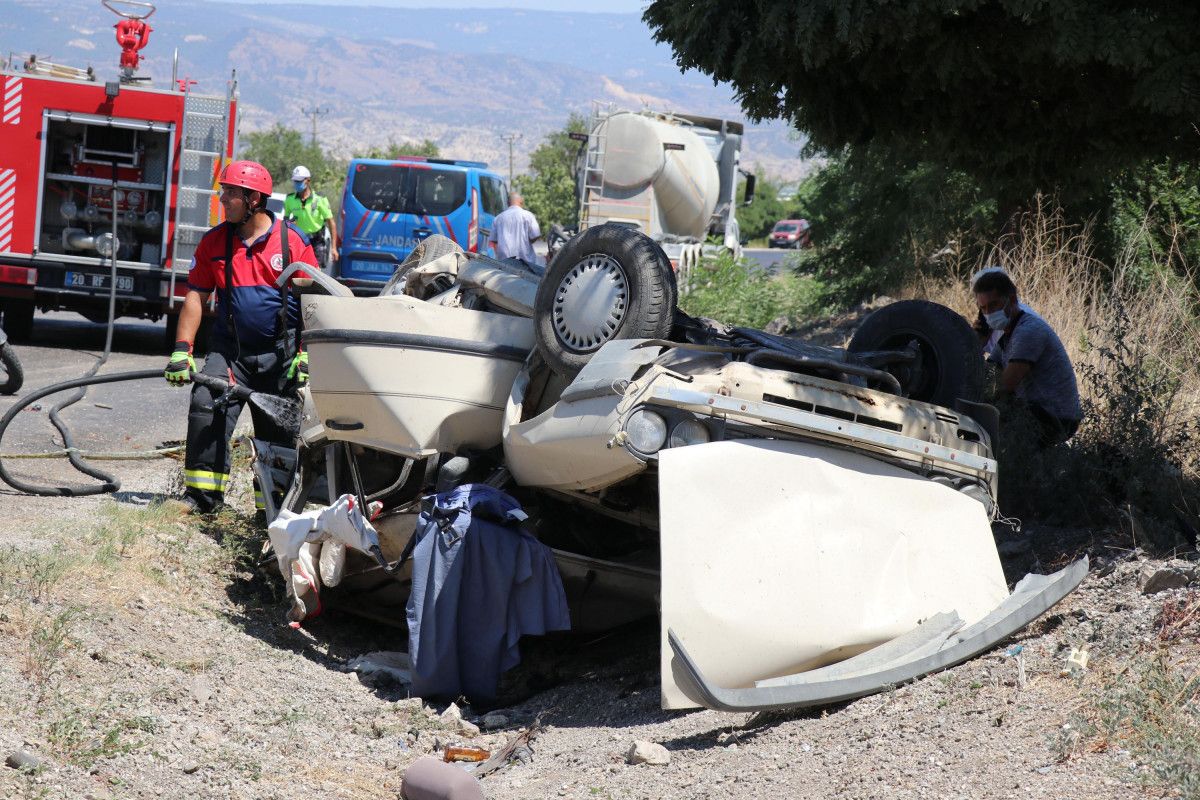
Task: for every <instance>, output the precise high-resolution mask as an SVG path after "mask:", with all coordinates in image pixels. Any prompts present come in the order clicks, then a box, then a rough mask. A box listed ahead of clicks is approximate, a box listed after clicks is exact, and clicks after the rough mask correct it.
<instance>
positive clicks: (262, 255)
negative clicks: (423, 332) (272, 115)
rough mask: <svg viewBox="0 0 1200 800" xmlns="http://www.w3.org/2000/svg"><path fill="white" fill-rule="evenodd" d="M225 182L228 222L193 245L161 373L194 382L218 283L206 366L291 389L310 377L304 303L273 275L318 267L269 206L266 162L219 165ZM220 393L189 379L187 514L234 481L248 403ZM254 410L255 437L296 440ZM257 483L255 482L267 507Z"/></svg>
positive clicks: (210, 504) (278, 390)
mask: <svg viewBox="0 0 1200 800" xmlns="http://www.w3.org/2000/svg"><path fill="white" fill-rule="evenodd" d="M220 184H221V205H222V207H223V208H224V211H225V222H223V223H221V224H220V225H217V226H216V227H215V228H212V229H211V230H209V231H208V232H207V233H205V234H204V236H203V238H201V240H200V243H199V244H198V245H197V246H196V254H195V256H194V257H193V258H192V265H191V270H190V272H189V273H188V293H187V297H186V298H185V299H184V301H183V309H182V311H181V312H180V314H179V326H178V332H177V334H176V338H177V339H178V341H177V342H176V343H175V352H174V353H172V354H171V360H170V362H169V363H168V364H167V368H166V374H165V377H166V379H167V381H168V382H169V383H171V384H173V385H176V386H182V385H184V384H187V383H192V373H193V372H195V369H196V364H195V361H194V359H193V358H192V348H193V345H194V342H195V338H196V330H197V329H198V327H199V325H200V318H201V315H202V310H203V305H204V303H205V301H206V300H207V299H208V296H209V294H210V293H211V292H213V291H216V293H217V307H216V319H215V320H214V324H213V329H212V334H211V342H210V344H209V353H208V358H207V359H205V362H204V369H203V372H204V374H206V375H212V376H215V377H217V378H221V379H223V380H227V381H228V380H233V381H236V382H237V383H240V384H242V385H244V386H248V387H249V388H250V389H252V390H254V391H257V392H265V393H269V394H275V395H282V394H285V393H291V392H294V391H295V389H296V388H297V387H298V386H299V385H300V384H302V383H304V382H305V381H307V380H308V354H307V353H305V352H304V351H303V350H302V349H301V348H300V346H299V341H298V339H299V335H298V326H299V315H298V309H297V308H296V307H295V304H294V303H289V301H288V294H287V289H286V288H279V287H277V286H276V285H275V279H276V278H277V277H278V276H279V274H280V273H281V272H282V271H283V269H284V268H285V267H286V266H287V265H288V264H289V263H294V262H296V261H303V262H304V263H306V264H311V265H312V266H314V267H315V266H316V264H317V262H316V258H315V257H314V256H313V250H312V246H311V245H310V244H309V242H308V238H307V237H305V236H304V234H302V233H301V232H300V231H299V230H298V229H297V228H295V227H294V226H293V225H291V224H290V223H287V222H285V221H284V220H282V219H277V218H276V217H275V215H274V214H272V213H271V212H270V211H268V210H267V207H266V202H267V198H268V197H270V195H271V175H270V173H268V172H267V170H266V168H265V167H263V166H262V165H261V164H258V163H255V162H253V161H234V162H232V163H230V164H229V165H228V166H226V167H225V169H224V170H222V171H221V178H220ZM217 399H218V398H215V397H214V396H213V393H212V392H211V391H210V390H209V389H207V388H205V387H203V386H200V385H199V384H194V385H193V386H192V402H191V408H190V410H189V411H188V431H187V456H186V458H185V460H184V485H185V487H186V488H185V491H184V496H183V498H182V502H183V504H184V511H185V512H187V513H192V512H199V513H211V512H213V511H215V510H217V508H218V506H219V505H220V504H221V503H222V502H223V501H224V496H225V488H226V486H228V484H229V439H230V437H231V436H232V435H233V428H234V425H235V424H236V423H237V418H238V414H239V413H240V412H241V407H242V404H241V402H240V401H238V400H230V401H229V402H228V403H220V402H214V401H215V400H217ZM250 412H251V415H252V418H253V421H254V434H255V436H256V438H259V439H264V440H266V441H269V442H272V443H277V444H285V445H287V446H293V445H294V443H295V435H296V431H295V430H287V429H285V428H284V427H283V425H281V424H280V423H279V422H278V421H277V420H275V419H272V418H271V417H270V416H269V415H268V414H266V413H264V412H262V411H261V410H260V409H259V408H257V407H256V406H255V405H253V404H251V406H250ZM269 488H270V487H267V489H268V490H269ZM260 491H261V489H260V487H258V486H256V487H255V500H256V505H257V506H258V508H260V509H261V508H263V503H262V495H261V494H260Z"/></svg>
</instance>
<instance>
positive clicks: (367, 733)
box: [0, 352, 1200, 800]
mask: <svg viewBox="0 0 1200 800" xmlns="http://www.w3.org/2000/svg"><path fill="white" fill-rule="evenodd" d="M22 355H23V356H24V352H23V353H22ZM150 358H155V359H156V360H161V359H158V358H157V356H150V355H146V356H145V359H146V360H147V361H148V360H149V359H150ZM134 360H135V361H136V359H134ZM138 366H141V365H140V364H139V365H138ZM130 368H137V367H135V366H131V367H130ZM164 391H165V390H164ZM127 399H128V398H126V400H127ZM106 402H108V401H107V400H106ZM162 402H163V403H174V402H176V400H175V399H174V397H173V396H171V395H165V397H164V398H163V399H162ZM112 404H113V405H114V406H115V407H116V408H114V411H116V410H118V409H120V408H121V405H122V403H121V401H119V400H118V401H117V402H115V403H112ZM176 411H177V409H174V407H171V408H170V409H169V413H168V412H167V411H163V412H161V418H162V420H163V421H162V423H161V425H160V423H158V422H155V421H154V420H155V419H157V418H158V417H157V415H158V413H159V412H156V411H153V410H150V411H147V412H146V419H147V422H146V424H145V425H143V426H142V427H141V428H139V429H138V431H137V434H138V440H139V441H144V442H146V443H148V444H151V445H153V444H157V443H158V441H161V440H164V439H171V438H181V435H182V428H183V415H182V413H178V414H176ZM97 413H99V412H97ZM104 413H113V412H104ZM100 435H101V440H102V441H104V442H105V443H106V444H107V441H108V440H109V439H112V438H114V437H120V436H123V435H125V433H124V431H122V430H118V429H115V428H112V429H106V430H102V431H101V432H100ZM106 437H107V438H106ZM9 446H10V445H9V444H8V443H6V445H5V447H6V448H7V447H9ZM117 466H118V467H119V471H120V473H121V476H122V477H123V479H124V480H125V484H126V490H125V492H124V493H123V494H122V495H121V496H120V497H119V498H118V502H114V501H113V500H112V499H108V498H74V499H71V498H31V497H24V496H17V495H14V494H11V493H0V514H3V518H4V519H5V523H6V524H5V525H3V526H0V603H2V605H0V648H2V649H3V652H4V653H5V656H4V657H0V698H2V699H0V752H3V753H5V754H15V753H17V752H18V751H23V752H24V753H26V754H27V756H28V758H29V759H31V760H38V761H40V762H41V766H40V768H38V769H35V770H34V771H33V772H32V774H27V773H26V772H22V771H19V770H17V769H14V768H12V767H3V768H0V797H13V798H16V797H39V798H47V800H56V799H58V798H62V799H63V800H66V799H67V798H69V799H70V800H78V798H91V800H103V799H105V798H192V797H205V798H246V799H247V800H249V799H250V798H253V799H254V800H262V799H270V798H280V799H281V800H282V798H293V797H298V796H322V797H328V798H387V797H393V798H394V797H397V796H398V795H399V791H400V782H401V775H402V773H403V770H404V769H405V768H406V767H407V766H408V765H410V764H412V763H413V762H414V761H416V760H417V759H418V758H420V757H422V756H425V755H429V754H434V755H437V754H439V753H440V752H441V750H443V749H444V748H445V747H447V746H451V745H458V744H462V745H468V746H474V747H482V748H485V749H488V750H490V751H492V752H497V751H498V750H500V749H502V748H503V747H504V746H505V744H506V743H508V742H509V741H510V739H511V738H512V737H513V736H515V735H517V734H518V733H520V732H521V731H522V730H523V729H524V728H526V727H528V726H530V725H531V724H533V723H534V722H535V721H538V722H539V723H540V726H541V729H540V731H539V732H538V733H537V735H536V737H534V738H533V739H532V741H531V742H530V744H529V745H528V746H527V747H525V746H522V747H519V748H517V749H516V759H515V761H514V762H513V763H512V764H510V765H509V766H507V767H505V768H502V769H500V770H499V771H496V772H494V773H492V774H490V775H488V776H487V777H485V778H483V779H482V781H481V783H482V787H483V791H484V794H485V795H486V796H487V797H488V798H492V800H510V799H511V800H517V799H518V798H520V799H522V800H524V799H526V798H542V797H553V798H595V797H600V798H725V797H730V798H772V799H775V798H781V797H834V796H836V797H841V798H876V797H896V798H924V797H928V798H943V797H963V798H967V797H970V798H1022V799H1024V798H1043V797H1045V798H1050V797H1054V798H1060V797H1061V798H1071V799H1072V800H1085V799H1086V798H1106V799H1112V798H1142V797H1145V796H1146V795H1147V789H1146V788H1145V785H1144V784H1145V781H1146V780H1147V778H1148V777H1149V771H1148V768H1147V765H1146V763H1145V762H1144V760H1141V756H1139V754H1138V753H1137V752H1135V751H1131V749H1130V748H1129V747H1128V746H1126V745H1125V744H1124V743H1122V742H1119V741H1101V740H1098V739H1097V738H1096V737H1095V736H1094V734H1093V733H1091V732H1089V731H1088V730H1087V729H1086V725H1085V723H1086V721H1087V717H1088V713H1089V708H1091V707H1092V706H1091V704H1092V703H1093V702H1094V699H1095V697H1096V696H1097V693H1098V692H1102V691H1103V688H1104V686H1105V685H1106V681H1109V680H1113V679H1120V676H1122V675H1125V674H1127V673H1126V672H1125V670H1126V669H1127V667H1128V665H1129V664H1130V663H1132V662H1133V661H1134V660H1135V659H1137V658H1139V657H1143V656H1146V655H1147V654H1155V653H1164V652H1165V653H1166V654H1167V656H1169V658H1170V659H1172V663H1176V664H1179V665H1181V666H1180V667H1179V668H1180V669H1193V670H1194V669H1195V665H1196V663H1198V662H1200V656H1198V650H1200V645H1198V640H1200V626H1196V625H1193V626H1192V627H1186V626H1184V622H1186V616H1185V617H1181V619H1184V622H1181V623H1180V625H1181V626H1183V627H1180V628H1179V631H1180V635H1178V636H1176V637H1173V638H1171V639H1170V640H1169V641H1167V640H1164V639H1163V637H1162V635H1161V631H1160V628H1159V627H1158V622H1157V620H1158V619H1159V617H1160V614H1161V613H1162V609H1163V608H1164V603H1166V602H1168V601H1171V602H1175V603H1187V602H1190V600H1189V598H1191V597H1192V595H1191V594H1189V593H1193V592H1194V591H1195V590H1194V588H1191V587H1186V586H1180V587H1177V588H1164V589H1163V590H1162V591H1161V592H1159V593H1157V594H1153V595H1146V594H1143V588H1142V587H1143V586H1144V585H1145V584H1146V582H1147V576H1150V577H1153V575H1154V574H1156V573H1157V572H1158V571H1160V570H1163V569H1172V570H1194V564H1192V563H1191V562H1165V561H1155V560H1152V559H1148V558H1146V557H1145V556H1144V555H1142V554H1140V553H1137V552H1135V553H1132V554H1131V553H1128V552H1121V551H1117V550H1106V549H1103V548H1102V547H1100V546H1099V545H1094V544H1093V545H1089V546H1091V547H1093V555H1102V556H1104V558H1100V559H1093V564H1094V565H1095V567H1094V572H1093V574H1092V575H1090V576H1089V577H1088V578H1087V579H1086V580H1085V581H1084V584H1083V585H1082V587H1081V588H1080V589H1079V590H1078V591H1077V592H1075V593H1074V594H1072V595H1071V596H1069V597H1068V598H1067V599H1066V600H1065V601H1064V602H1063V603H1062V604H1060V606H1058V607H1056V608H1055V609H1052V611H1051V612H1050V613H1049V614H1048V615H1046V616H1044V617H1043V618H1041V619H1040V620H1038V621H1037V622H1035V623H1034V624H1033V625H1031V626H1030V627H1029V628H1028V629H1026V630H1025V631H1023V632H1022V633H1021V634H1019V635H1018V636H1016V637H1015V638H1014V639H1013V641H1011V642H1008V643H1005V644H1004V645H1002V646H1001V647H999V648H997V649H996V650H994V651H992V652H990V653H988V654H985V655H984V656H982V657H980V658H977V659H975V660H973V661H970V662H968V663H966V664H963V665H961V666H958V667H955V668H954V669H950V670H947V671H945V672H943V673H939V674H937V675H933V676H930V677H927V678H925V679H923V680H920V681H917V682H915V683H913V684H910V685H907V686H901V687H897V688H895V689H894V690H892V691H888V692H884V693H881V694H878V695H874V696H872V697H866V698H862V699H860V700H857V701H854V702H850V703H844V704H840V705H836V706H831V707H828V708H824V709H815V710H808V711H800V712H793V713H786V714H728V713H720V712H714V711H707V710H697V711H690V712H667V711H663V710H661V709H660V708H659V697H658V687H657V658H658V653H657V647H658V640H657V630H655V626H653V625H650V626H647V627H646V628H643V629H632V630H629V631H623V632H621V633H620V634H618V635H614V636H610V637H608V638H607V639H604V640H590V641H577V640H570V639H567V640H561V641H560V640H551V641H544V642H539V641H536V640H535V641H532V642H528V643H527V644H528V647H527V648H525V650H526V659H525V663H524V664H523V665H522V666H521V667H520V668H518V669H519V670H520V671H522V676H521V677H522V680H518V681H514V682H513V683H514V685H517V684H519V685H522V686H526V687H534V688H532V689H527V690H526V691H524V692H522V693H521V694H520V696H519V697H517V698H515V699H513V700H512V701H511V702H508V703H507V704H506V705H504V706H503V707H500V708H496V709H486V711H487V712H488V713H486V714H484V715H483V716H479V715H478V714H477V713H476V712H475V711H474V710H472V709H470V708H463V707H455V709H454V710H449V711H448V710H447V709H446V708H445V707H443V706H438V705H429V704H426V703H423V702H421V701H420V700H419V699H416V698H409V697H408V696H407V693H406V691H405V690H404V687H403V685H402V684H398V683H396V682H395V681H391V680H387V681H377V680H375V679H373V678H371V677H369V676H360V675H358V674H356V673H354V672H352V671H347V665H348V663H349V662H350V660H351V659H353V658H354V657H355V656H359V655H362V654H365V653H370V652H373V651H394V650H397V649H401V648H402V647H403V639H402V637H401V636H400V635H399V633H398V632H397V631H396V630H394V629H391V628H387V627H385V626H380V625H377V624H371V623H366V622H363V621H360V620H357V619H355V618H353V617H349V616H347V615H345V614H340V613H338V612H337V611H336V610H333V611H327V612H326V613H325V614H323V615H322V616H321V617H319V618H317V619H316V620H314V621H313V622H312V623H311V624H309V625H307V626H306V627H305V628H303V629H300V630H292V629H290V628H288V627H287V625H286V619H285V617H284V613H283V611H284V609H283V603H282V586H281V584H280V582H279V580H278V579H277V578H275V579H267V578H265V577H263V576H261V575H258V574H257V573H254V572H252V571H250V570H247V569H246V567H245V566H244V563H245V562H235V561H233V560H232V558H231V556H230V555H229V553H230V541H229V540H228V534H227V532H224V531H222V530H214V529H212V528H208V529H201V528H200V527H199V526H197V525H196V523H195V522H192V521H187V520H184V521H179V522H176V523H171V522H169V521H168V522H166V523H161V525H162V527H161V529H159V530H156V531H153V532H142V534H139V535H140V537H141V538H137V539H131V540H130V542H129V543H127V544H128V550H125V551H124V552H122V550H121V549H120V548H118V549H117V550H116V552H115V553H114V552H109V551H103V552H102V550H103V548H102V547H101V546H100V545H97V544H95V543H96V542H97V541H99V540H97V539H96V537H97V536H98V535H99V532H100V531H101V530H102V529H103V528H104V526H105V524H110V523H111V520H112V519H114V517H113V514H114V513H115V512H114V509H118V510H119V509H129V508H130V507H132V506H133V505H136V504H139V503H145V502H146V501H147V500H148V499H152V498H156V497H160V496H163V495H165V494H169V493H170V491H171V489H172V487H173V486H176V485H177V481H178V470H179V465H178V463H177V462H174V461H170V460H158V461H151V462H128V463H121V464H119V465H117ZM60 467H61V465H58V464H55V463H51V462H36V463H30V464H29V465H28V466H26V465H23V466H22V469H23V470H27V471H28V472H30V473H32V474H41V475H43V476H46V477H51V476H53V475H57V474H59V473H58V472H57V470H59V469H60ZM237 480H238V483H237V487H238V488H237V492H236V493H235V497H234V500H235V502H236V503H238V504H240V508H241V509H242V510H243V512H244V513H248V512H249V498H248V496H247V492H246V490H247V485H248V478H246V477H245V476H242V477H241V478H239V479H237ZM120 519H127V517H120ZM106 521H107V523H106ZM156 524H159V523H156ZM1077 533H1078V532H1077ZM1104 533H1105V532H1086V535H1080V536H1077V537H1076V539H1074V540H1072V541H1087V542H1093V543H1094V542H1098V541H1102V540H1103V536H1104ZM1039 536H1042V537H1043V538H1038V537H1039ZM1064 536H1065V535H1063V536H1059V535H1053V536H1052V535H1051V534H1049V533H1046V532H1043V533H1042V534H1035V535H1034V537H1033V539H1032V541H1031V546H1030V547H1029V548H1026V549H1025V550H1028V551H1031V552H1024V553H1023V557H1025V556H1027V557H1028V558H1030V559H1031V560H1034V561H1037V560H1040V562H1041V563H1043V564H1044V565H1045V569H1046V570H1050V569H1054V568H1056V567H1057V566H1061V564H1062V563H1063V562H1064V561H1065V560H1066V558H1065V556H1064V555H1063V552H1065V551H1064V549H1063V548H1062V547H1060V544H1061V542H1062V541H1065V540H1066V539H1065V538H1064ZM220 540H226V541H225V543H224V545H223V544H222V543H221V541H220ZM118 541H121V540H119V539H118ZM56 546H57V547H60V548H66V550H65V551H64V552H67V553H72V554H76V557H77V559H85V558H86V559H92V560H91V561H87V562H86V563H84V562H83V561H78V560H77V561H75V562H72V568H73V570H74V571H72V572H71V573H70V574H69V575H67V576H66V577H64V578H62V579H61V580H60V581H59V582H58V583H57V584H55V585H53V587H52V588H50V589H48V590H47V591H45V592H44V593H42V594H41V595H39V596H38V597H34V596H32V595H31V594H29V593H25V594H21V593H20V592H23V591H25V589H24V585H23V584H21V585H18V584H13V583H12V582H11V574H12V570H13V569H14V568H15V567H14V566H13V565H14V563H16V562H15V561H13V558H15V557H14V556H13V554H14V553H23V554H29V553H32V554H41V555H42V556H45V557H47V558H48V557H49V556H48V555H47V554H53V553H55V552H57V551H56V550H55V549H54V548H55V547H56ZM122 546H124V545H122ZM89 548H90V549H89ZM139 548H141V549H139ZM147 553H150V554H154V556H153V557H147V556H146V554H147ZM139 554H140V557H139ZM101 555H104V556H105V559H106V560H102V559H101V558H100V556H101ZM1192 574H1194V572H1193V573H1192ZM1010 577H1012V576H1011V575H1010ZM5 581H8V582H7V583H6V582H5ZM64 620H65V621H64ZM56 621H59V622H61V624H62V625H63V626H65V627H64V628H63V629H64V630H66V634H65V635H64V636H62V637H60V638H59V639H55V638H54V631H55V628H54V624H55V622H56ZM1189 624H1190V623H1189ZM56 641H57V642H58V645H56V646H57V647H58V650H57V651H53V652H54V656H55V657H54V658H53V659H46V658H42V659H41V660H39V658H38V654H39V653H40V654H42V655H43V656H45V654H46V653H48V652H51V650H49V649H48V648H50V647H51V646H52V645H54V644H55V642H56ZM1073 651H1074V652H1075V653H1077V654H1079V653H1081V652H1086V653H1087V656H1088V660H1087V667H1086V668H1080V667H1075V668H1071V666H1070V665H1069V664H1068V662H1067V659H1068V657H1069V656H1070V654H1071V653H1072V652H1073ZM547 654H548V655H547ZM39 668H40V669H43V670H44V671H43V672H42V673H39V672H38V669H39ZM39 675H40V677H39ZM456 712H457V713H456ZM663 754H665V757H664V755H663ZM22 758H24V757H22ZM636 761H644V763H631V762H636ZM659 762H661V763H659ZM460 768H467V767H460ZM1150 791H1151V793H1153V794H1154V795H1155V796H1157V795H1160V794H1169V793H1170V792H1169V790H1166V789H1152V790H1150Z"/></svg>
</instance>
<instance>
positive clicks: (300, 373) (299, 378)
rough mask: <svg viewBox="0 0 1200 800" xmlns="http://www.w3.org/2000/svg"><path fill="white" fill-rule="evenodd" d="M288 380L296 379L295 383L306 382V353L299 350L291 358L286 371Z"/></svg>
mask: <svg viewBox="0 0 1200 800" xmlns="http://www.w3.org/2000/svg"><path fill="white" fill-rule="evenodd" d="M287 377H288V380H291V379H292V378H295V379H296V383H308V353H306V352H304V351H303V350H301V351H300V352H299V353H296V357H295V358H293V359H292V363H291V366H289V367H288V371H287Z"/></svg>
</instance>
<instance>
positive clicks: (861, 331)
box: [847, 300, 983, 408]
mask: <svg viewBox="0 0 1200 800" xmlns="http://www.w3.org/2000/svg"><path fill="white" fill-rule="evenodd" d="M913 342H915V343H916V346H917V353H918V355H917V359H916V361H915V362H914V363H912V364H897V365H894V366H891V367H889V368H888V372H891V373H892V374H893V375H895V376H896V379H897V380H899V381H900V387H901V390H902V391H903V393H904V396H905V397H909V398H912V399H913V400H922V401H924V402H926V403H934V404H935V405H939V406H945V407H946V408H954V407H955V404H954V401H955V400H957V399H958V398H960V397H961V398H962V399H964V400H969V401H971V402H973V403H977V402H979V401H980V399H981V398H982V396H983V356H982V353H981V351H980V347H979V337H978V336H976V334H975V331H974V330H972V329H971V325H970V323H968V322H967V321H966V320H965V319H963V318H962V317H961V316H959V315H958V314H956V313H955V312H954V311H951V310H950V309H949V308H946V307H945V306H943V305H938V304H937V303H931V302H929V301H928V300H901V301H900V302H898V303H892V304H891V305H887V306H884V307H883V308H881V309H879V310H877V311H874V312H872V313H871V314H870V315H869V316H868V317H867V318H866V319H865V320H863V322H862V325H860V326H859V328H858V330H857V331H855V333H854V337H853V338H852V339H851V340H850V346H849V348H847V349H849V351H850V352H852V353H863V352H867V351H871V350H903V349H904V348H906V347H908V346H909V344H910V343H913Z"/></svg>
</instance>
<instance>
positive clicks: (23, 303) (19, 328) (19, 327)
mask: <svg viewBox="0 0 1200 800" xmlns="http://www.w3.org/2000/svg"><path fill="white" fill-rule="evenodd" d="M34 310H35V309H34V306H33V301H32V300H15V299H9V300H5V301H4V332H5V333H7V334H8V338H10V339H12V340H13V341H14V342H28V341H29V340H30V339H31V338H32V337H33V312H34Z"/></svg>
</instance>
